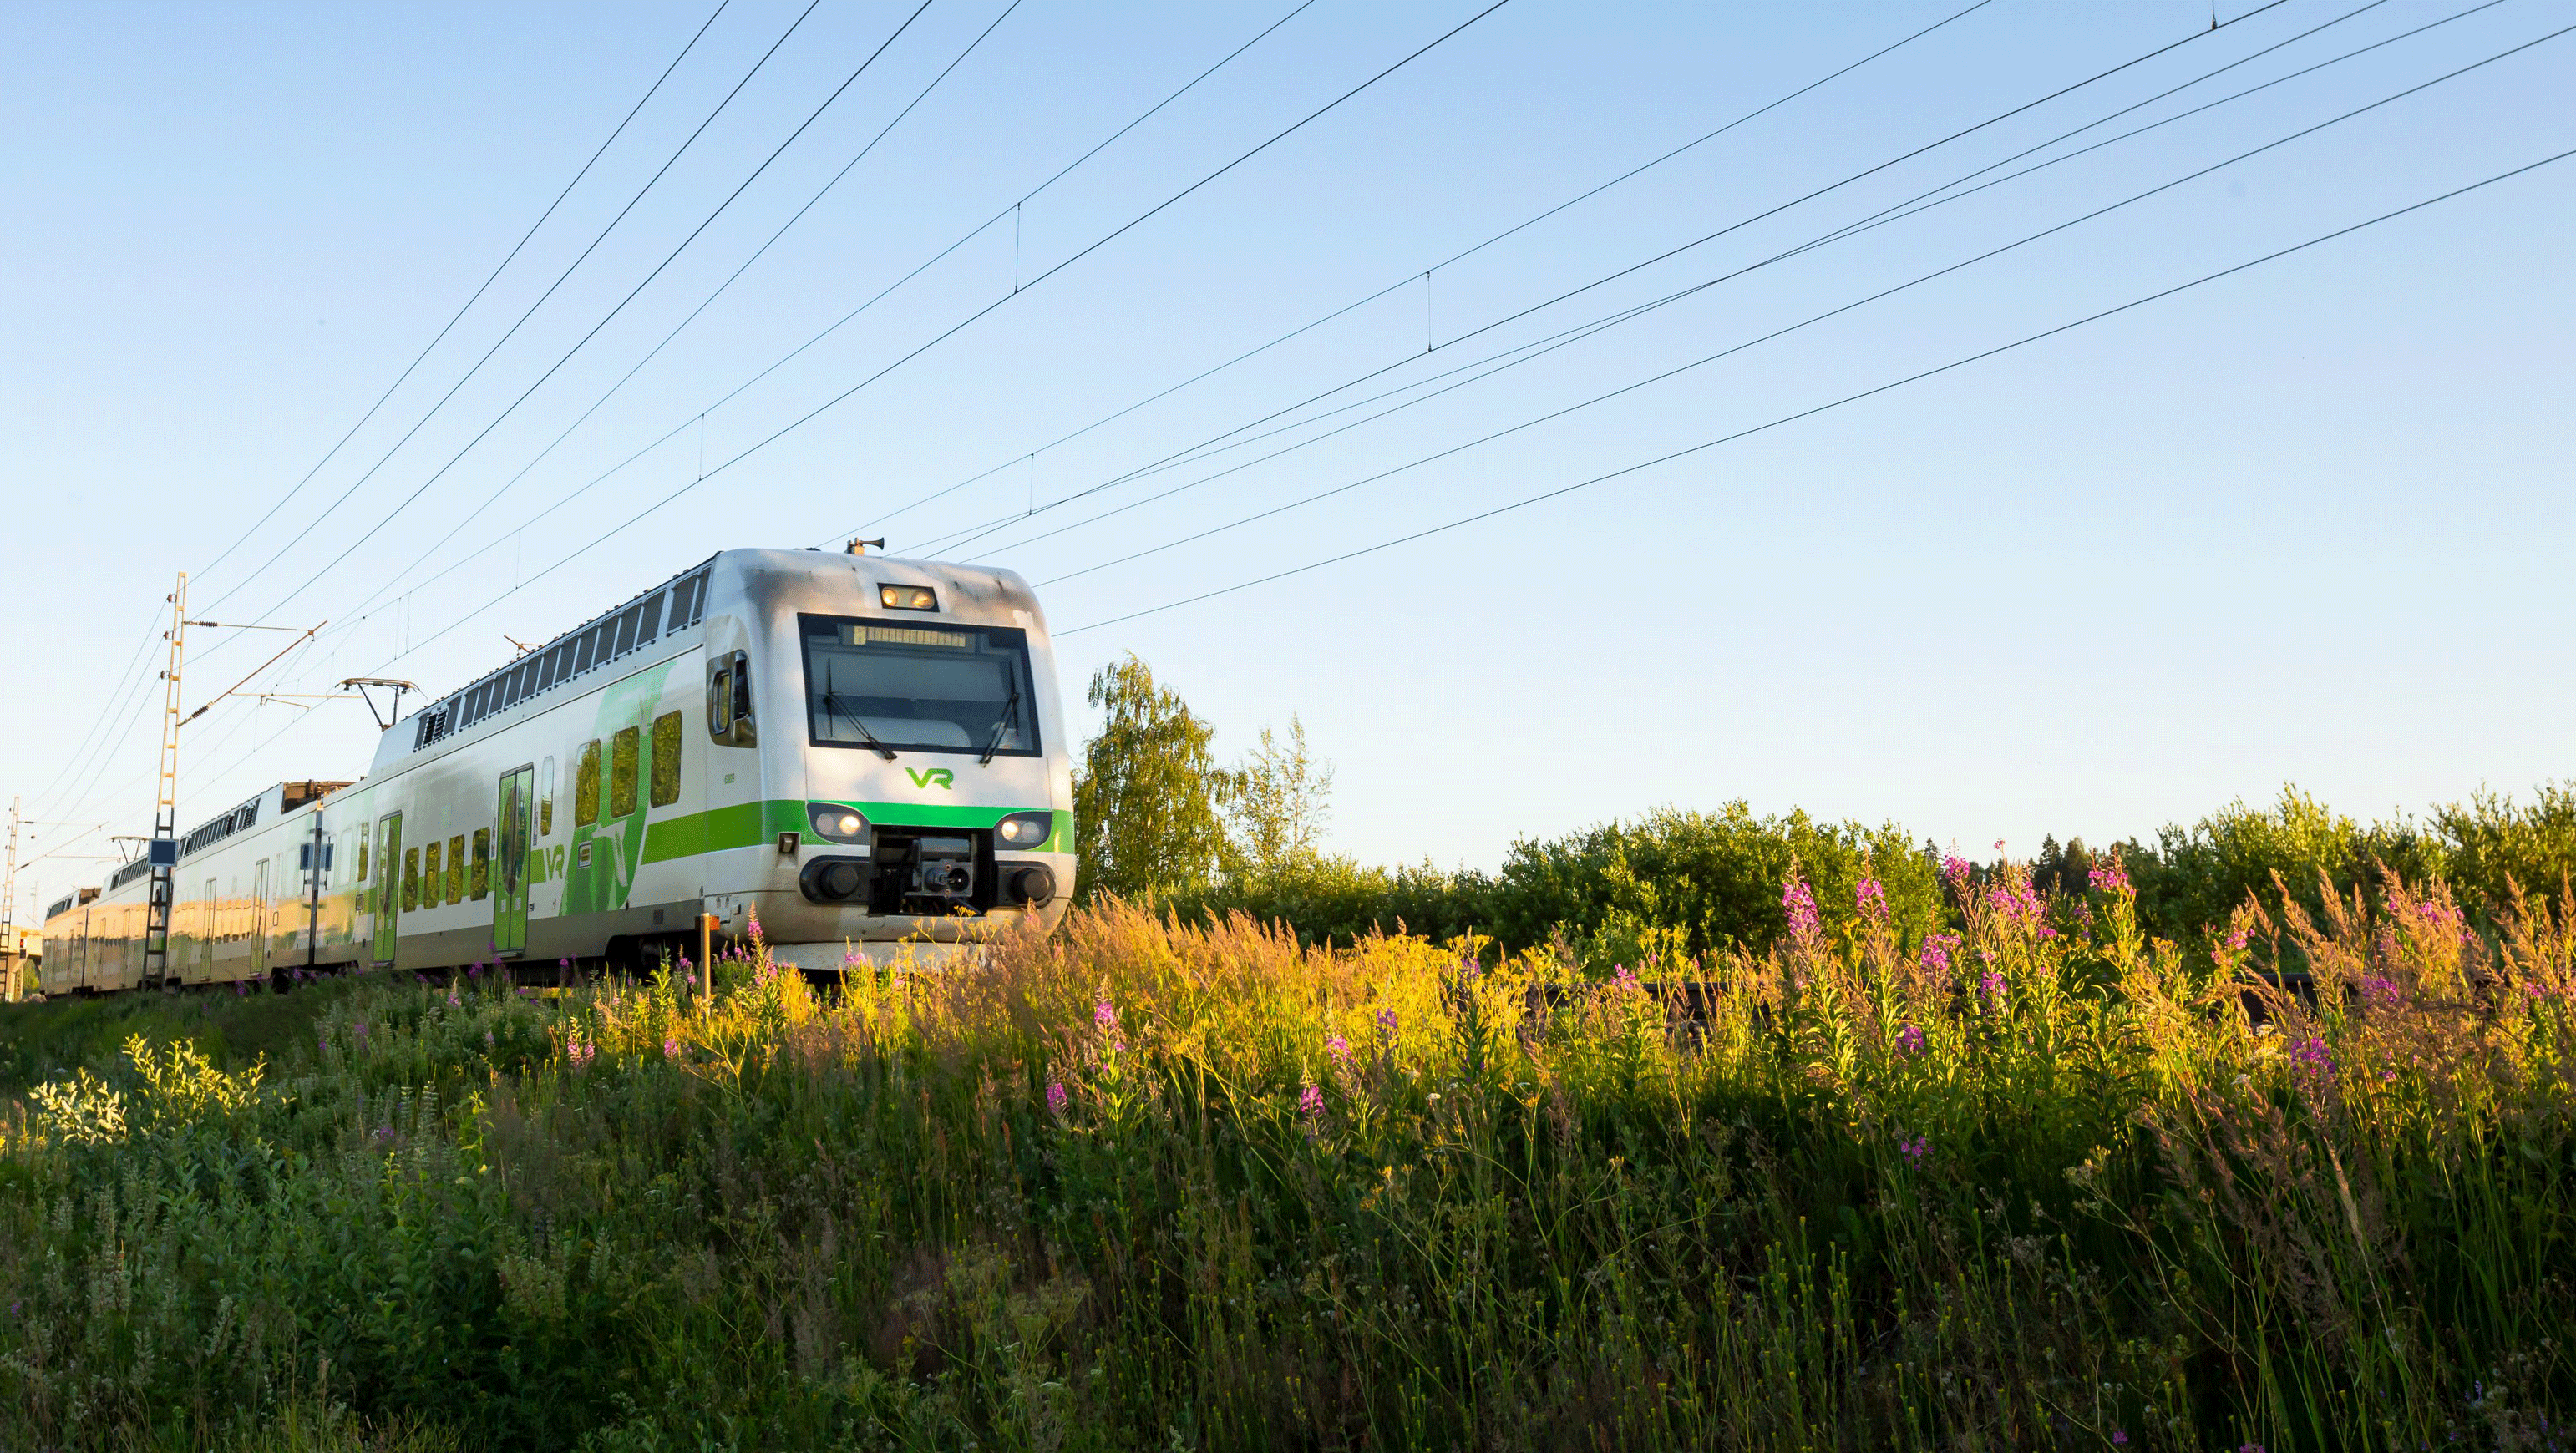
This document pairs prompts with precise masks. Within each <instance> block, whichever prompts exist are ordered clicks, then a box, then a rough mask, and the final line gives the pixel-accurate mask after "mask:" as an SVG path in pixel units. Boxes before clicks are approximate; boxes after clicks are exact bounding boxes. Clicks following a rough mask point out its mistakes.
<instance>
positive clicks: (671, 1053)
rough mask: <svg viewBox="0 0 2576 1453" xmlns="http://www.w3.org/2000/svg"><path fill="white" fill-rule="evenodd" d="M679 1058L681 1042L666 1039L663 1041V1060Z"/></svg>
mask: <svg viewBox="0 0 2576 1453" xmlns="http://www.w3.org/2000/svg"><path fill="white" fill-rule="evenodd" d="M679 1057H680V1042H679V1041H678V1040H676V1039H671V1038H668V1037H665V1038H664V1039H663V1041H662V1058H664V1059H678V1058H679Z"/></svg>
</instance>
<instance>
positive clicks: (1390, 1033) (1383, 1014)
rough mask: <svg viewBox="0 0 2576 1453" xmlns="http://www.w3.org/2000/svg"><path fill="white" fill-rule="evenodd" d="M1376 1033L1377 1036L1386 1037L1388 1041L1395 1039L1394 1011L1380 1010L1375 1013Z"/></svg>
mask: <svg viewBox="0 0 2576 1453" xmlns="http://www.w3.org/2000/svg"><path fill="white" fill-rule="evenodd" d="M1377 1032H1378V1033H1379V1034H1381V1035H1383V1036H1385V1037H1386V1038H1388V1039H1393V1038H1395V1011H1394V1010H1392V1009H1381V1010H1379V1011H1377Z"/></svg>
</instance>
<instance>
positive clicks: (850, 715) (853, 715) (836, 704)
mask: <svg viewBox="0 0 2576 1453" xmlns="http://www.w3.org/2000/svg"><path fill="white" fill-rule="evenodd" d="M823 705H824V706H826V707H828V708H830V709H831V712H832V714H833V715H834V716H837V717H839V718H840V719H841V720H843V721H845V722H848V723H849V724H850V730H852V731H854V732H857V733H858V734H859V740H860V741H863V742H865V743H867V744H868V745H869V746H871V747H874V748H876V749H877V755H878V756H880V757H883V758H885V759H886V760H887V761H889V762H891V761H893V760H894V748H892V747H889V746H887V745H886V744H885V743H883V742H881V741H878V740H877V734H876V733H875V732H872V731H869V730H868V724H867V723H866V722H863V721H861V720H859V714H858V713H857V712H855V711H852V710H850V709H849V708H848V707H847V706H844V705H842V704H841V693H839V692H837V691H834V690H833V689H832V663H831V662H829V661H826V662H824V663H823Z"/></svg>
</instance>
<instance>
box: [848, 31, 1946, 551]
mask: <svg viewBox="0 0 2576 1453" xmlns="http://www.w3.org/2000/svg"><path fill="white" fill-rule="evenodd" d="M1989 3H1991V0H1975V3H1974V4H1971V5H1969V6H1968V7H1967V8H1965V9H1963V10H1957V11H1953V12H1952V13H1951V14H1949V15H1946V16H1944V17H1942V18H1941V19H1939V20H1936V21H1934V22H1933V23H1931V24H1930V25H1927V26H1924V27H1923V28H1922V29H1920V30H1917V31H1914V32H1913V33H1911V34H1909V35H1906V36H1903V37H1901V38H1899V39H1897V40H1894V41H1891V42H1889V43H1888V44H1886V45H1883V46H1880V47H1879V48H1878V49H1876V50H1874V51H1871V52H1870V53H1869V54H1867V55H1865V56H1862V57H1861V58H1860V59H1858V60H1856V61H1853V62H1851V63H1849V64H1847V65H1844V66H1842V67H1839V68H1838V69H1835V70H1832V71H1829V72H1827V73H1825V74H1824V75H1821V76H1818V77H1817V78H1816V79H1814V80H1812V81H1809V82H1807V83H1806V84H1805V85H1803V86H1800V87H1798V88H1797V89H1795V90H1793V91H1789V92H1786V93H1784V94H1782V95H1780V96H1777V97H1775V98H1773V99H1772V100H1770V101H1767V102H1765V103H1763V104H1762V105H1760V106H1757V107H1755V108H1753V109H1752V110H1750V111H1747V112H1745V113H1743V114H1742V115H1740V116H1737V117H1736V118H1734V119H1733V120H1731V121H1728V122H1726V123H1724V124H1723V125H1720V126H1717V127H1714V128H1712V129H1710V130H1708V131H1704V132H1701V133H1700V134H1699V135H1697V136H1695V137H1693V138H1691V139H1690V140H1688V141H1685V142H1683V143H1682V144H1681V145H1679V146H1676V147H1673V148H1672V149H1671V150H1669V151H1666V152H1664V153H1662V154H1661V155H1658V156H1656V157H1654V158H1652V159H1651V160H1648V161H1644V162H1640V163H1638V164H1637V165H1635V166H1632V167H1630V168H1628V169H1627V170H1626V171H1623V172H1621V173H1619V174H1618V175H1616V176H1614V177H1611V178H1610V179H1609V180H1607V181H1604V182H1601V183H1598V184H1596V185H1594V186H1591V187H1588V188H1586V189H1584V190H1583V191H1581V192H1577V193H1576V194H1575V195H1573V196H1571V197H1568V198H1566V199H1565V200H1564V201H1562V202H1558V203H1556V204H1554V205H1553V206H1550V207H1547V208H1546V209H1544V210H1542V211H1540V212H1538V213H1536V214H1534V215H1532V216H1529V217H1524V218H1522V219H1521V220H1520V221H1518V222H1515V223H1513V224H1512V225H1510V226H1509V227H1506V228H1504V229H1503V230H1502V231H1500V232H1496V233H1494V234H1492V235H1490V236H1488V237H1486V238H1485V239H1484V240H1483V241H1480V242H1477V243H1474V244H1472V245H1471V246H1468V247H1466V248H1463V249H1461V250H1459V251H1457V252H1454V253H1451V254H1450V255H1449V256H1447V257H1444V258H1442V259H1441V260H1440V261H1438V262H1435V263H1433V264H1432V265H1431V266H1429V267H1428V268H1425V269H1423V270H1422V271H1420V272H1409V273H1406V274H1405V275H1404V276H1403V277H1401V278H1399V279H1397V280H1396V281H1394V282H1391V283H1388V284H1387V285H1386V286H1384V287H1382V288H1379V289H1377V290H1376V291H1375V292H1372V293H1369V294H1367V295H1366V296H1364V297H1360V298H1355V299H1353V300H1352V301H1350V302H1347V303H1344V304H1342V305H1341V306H1340V307H1337V308H1335V309H1333V310H1332V311H1330V312H1328V313H1325V314H1323V315H1322V316H1320V317H1316V318H1312V319H1309V320H1307V321H1306V322H1304V323H1301V324H1299V325H1298V326H1296V327H1294V328H1291V329H1289V330H1288V331H1287V332H1285V333H1281V334H1279V335H1278V336H1276V337H1274V338H1271V339H1269V340H1268V341H1266V342H1263V343H1260V344H1257V345H1255V346H1253V347H1251V348H1249V349H1246V350H1244V351H1243V352H1241V353H1238V354H1235V355H1234V356H1232V357H1230V358H1228V359H1226V360H1225V361H1224V362H1222V363H1219V364H1216V365H1214V366H1212V367H1209V368H1206V369H1203V370H1201V371H1200V372H1198V373H1195V374H1192V375H1190V376H1189V377H1187V378H1184V379H1182V380H1181V381H1179V382H1178V383H1175V384H1172V385H1170V386H1169V387H1166V388H1163V389H1159V390H1157V391H1155V392H1154V393H1151V394H1148V395H1146V396H1145V397H1144V398H1141V399H1138V400H1137V401H1136V402H1134V403H1132V404H1129V405H1127V406H1125V407H1124V408H1121V409H1117V410H1114V411H1112V412H1110V413H1107V414H1104V415H1102V416H1100V417H1099V418H1096V419H1094V420H1092V421H1091V422H1090V423H1087V424H1085V425H1083V426H1082V427H1081V428H1078V429H1075V430H1073V431H1072V432H1070V433H1067V434H1062V435H1059V436H1057V437H1056V438H1054V439H1051V440H1048V441H1047V442H1046V443H1044V444H1041V445H1039V446H1037V448H1036V449H1035V450H1034V451H1032V452H1034V453H1038V454H1043V453H1045V452H1047V451H1048V450H1050V449H1054V448H1058V447H1060V446H1062V445H1065V444H1069V443H1071V442H1073V441H1074V440H1076V439H1079V438H1081V437H1082V436H1083V435H1085V434H1088V433H1090V432H1092V431H1093V430H1095V429H1099V428H1102V427H1104V426H1106V425H1108V424H1112V423H1115V422H1117V421H1118V420H1120V419H1123V418H1125V417H1126V416H1128V415H1129V414H1132V413H1134V412H1136V411H1137V410H1138V409H1142V408H1148V407H1150V406H1152V405H1154V404H1157V403H1160V402H1161V401H1162V400H1164V399H1167V398H1170V397H1171V396H1172V395H1174V394H1176V393H1179V392H1181V391H1182V390H1183V389H1187V388H1190V387H1192V386H1194V385H1196V384H1200V383H1204V382H1206V381H1207V380H1208V379H1211V378H1214V377H1216V376H1217V375H1218V374H1220V373H1223V372H1225V371H1226V370H1228V369H1230V368H1233V367H1235V366H1236V365H1237V364H1241V363H1246V362H1249V361H1250V360H1252V359H1254V358H1257V357H1259V356H1260V355H1262V354H1264V353H1267V352H1269V351H1270V350H1271V349H1273V348H1277V347H1279V346H1280V345H1282V344H1285V343H1288V342H1291V341H1293V340H1295V339H1297V338H1300V337H1303V336H1304V335H1306V334H1308V333H1311V332H1313V331H1314V330H1315V329H1317V328H1320V327H1323V326H1324V325H1325V324H1327V323H1330V322H1332V321H1334V320H1335V319H1337V318H1342V317H1346V316H1348V315H1349V314H1351V313H1353V312H1356V311H1358V310H1359V309H1361V308H1364V307H1367V306H1368V305H1369V304H1371V303H1374V302H1376V301H1377V300H1378V299H1380V298H1383V297H1386V296H1387V295H1389V294H1390V293H1397V292H1401V291H1403V290H1404V289H1406V288H1409V287H1411V286H1413V285H1414V284H1415V283H1416V282H1421V281H1425V280H1427V279H1428V278H1429V277H1430V276H1431V274H1433V273H1435V272H1438V271H1439V270H1440V269H1442V268H1444V267H1448V266H1449V265H1451V264H1452V263H1457V262H1463V261H1465V260H1466V259H1468V258H1470V257H1473V256H1474V255H1476V254H1477V253H1479V252H1482V251H1484V250H1485V249H1486V248H1488V247H1491V246H1493V245H1494V244H1495V243H1498V242H1501V241H1502V240H1503V239H1505V238H1507V237H1511V236H1513V235H1514V234H1516V233H1519V232H1522V231H1525V230H1527V229H1528V228H1531V227H1534V226H1536V225H1538V224H1539V223H1541V222H1544V221H1546V220H1547V219H1548V218H1550V217H1553V216H1555V215H1557V214H1558V213H1560V212H1563V211H1565V210H1566V209H1567V208H1569V207H1573V206H1576V205H1579V204H1581V203H1583V202H1588V201H1590V200H1591V199H1593V198H1594V197H1597V196H1599V195H1601V194H1602V193H1603V192H1606V191H1608V190H1610V189H1611V188H1613V187H1616V186H1618V185H1620V184H1621V183H1623V182H1626V181H1629V180H1631V179H1633V178H1635V177H1638V176H1642V175H1644V174H1645V173H1647V172H1649V171H1652V170H1654V169H1655V168H1656V167H1659V166H1662V165H1663V164H1664V163H1666V162H1668V161H1671V160H1673V159H1675V158H1676V157H1679V156H1682V155H1683V154H1685V153H1687V152H1690V151H1693V150H1696V149H1697V148H1699V147H1701V146H1704V145H1706V144H1707V143H1709V142H1711V141H1715V140H1716V139H1717V138H1719V137H1721V136H1724V135H1725V134H1726V133H1728V132H1730V131H1733V130H1734V129H1735V128H1737V127H1739V126H1742V125H1744V124H1745V123H1746V122H1748V121H1752V120H1754V119H1756V118H1758V117H1761V116H1764V115H1767V114H1769V113H1770V112H1773V111H1776V110H1778V109H1779V108H1780V107H1782V106H1785V105H1787V104H1788V103H1790V102H1791V101H1795V100H1797V99H1798V98H1799V97H1801V96H1804V95H1806V94H1807V93H1808V92H1810V91H1813V90H1816V89H1817V88H1819V87H1821V86H1824V85H1825V84H1827V83H1828V82H1831V81H1836V80H1839V79H1841V78H1842V77H1844V76H1847V75H1849V74H1851V73H1852V72H1853V71H1856V70H1859V69H1860V68H1861V67H1863V66H1865V65H1868V64H1869V63H1870V62H1872V61H1875V60H1878V59H1880V58H1882V57H1884V56H1887V55H1890V54H1892V53H1894V52H1896V51H1899V50H1902V49H1904V48H1905V47H1906V46H1909V45H1912V44H1913V43H1914V42H1916V41H1918V40H1921V39H1923V38H1924V37H1925V36H1927V35H1930V34H1932V33H1933V32H1934V31H1936V30H1940V29H1941V28H1943V27H1944V26H1947V25H1950V24H1951V23H1953V22H1955V21H1959V20H1964V19H1966V18H1967V17H1968V16H1970V15H1973V14H1975V13H1976V12H1977V11H1979V10H1982V9H1984V8H1985V7H1986V6H1987V5H1988V4H1989ZM1417 356H1418V355H1417ZM1017 462H1019V461H1018V460H1017V459H1009V460H1005V461H1003V462H1002V463H1000V464H997V465H995V466H993V467H992V468H991V469H987V470H984V471H982V472H981V473H978V474H973V475H969V476H968V477H966V478H964V479H961V480H958V481H957V482H956V483H954V484H951V485H949V486H947V487H945V488H943V489H938V490H934V491H932V492H931V493H929V494H926V495H923V496H922V497H920V498H919V499H916V500H913V501H912V502H911V503H909V504H905V505H900V506H898V507H896V508H894V509H892V510H889V511H886V512H885V513H883V514H880V515H877V516H874V517H873V518H870V519H868V520H866V521H863V522H861V523H860V524H857V525H854V526H851V527H850V528H849V529H847V530H843V531H840V532H838V533H839V534H840V535H842V536H847V535H854V534H860V533H864V532H866V531H868V530H872V529H875V528H876V527H877V526H879V525H881V524H884V523H885V522H886V521H888V520H891V519H894V518H896V517H898V516H900V515H903V514H905V513H907V512H909V511H912V510H915V509H918V508H920V507H921V506H923V505H926V504H929V503H931V502H933V501H935V500H938V499H942V498H944V497H946V496H948V495H950V494H954V493H955V492H957V491H958V490H960V489H964V488H966V487H967V486H968V485H971V484H974V483H976V482H977V481H979V480H983V479H987V478H990V477H991V476H993V475H994V474H997V473H999V472H1000V471H1002V470H1004V469H1008V468H1009V467H1010V466H1011V465H1012V464H1015V463H1017Z"/></svg>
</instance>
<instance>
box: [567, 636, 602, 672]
mask: <svg viewBox="0 0 2576 1453" xmlns="http://www.w3.org/2000/svg"><path fill="white" fill-rule="evenodd" d="M598 644H599V632H597V631H584V632H582V633H581V635H580V637H579V638H578V639H576V640H575V641H574V642H573V643H572V647H573V649H572V674H574V675H575V676H579V675H580V674H581V673H583V672H584V671H587V670H589V669H590V653H591V648H593V647H594V646H597V645H598Z"/></svg>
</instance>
